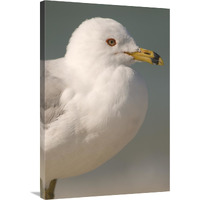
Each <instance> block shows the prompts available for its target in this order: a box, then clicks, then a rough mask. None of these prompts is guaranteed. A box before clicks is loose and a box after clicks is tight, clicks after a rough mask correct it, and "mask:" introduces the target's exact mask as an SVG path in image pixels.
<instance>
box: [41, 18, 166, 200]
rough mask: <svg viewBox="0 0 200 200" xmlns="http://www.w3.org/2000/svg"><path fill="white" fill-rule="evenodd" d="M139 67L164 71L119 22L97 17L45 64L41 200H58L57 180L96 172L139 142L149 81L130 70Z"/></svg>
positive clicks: (159, 59)
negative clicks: (62, 53) (143, 64)
mask: <svg viewBox="0 0 200 200" xmlns="http://www.w3.org/2000/svg"><path fill="white" fill-rule="evenodd" d="M138 61H139V62H142V61H144V62H148V63H150V64H156V65H163V60H162V58H161V57H160V56H159V55H158V54H157V53H155V52H153V51H150V50H146V49H143V48H140V47H139V46H137V45H136V43H135V41H134V39H133V38H132V37H131V36H130V35H129V33H128V32H127V30H126V28H125V27H124V26H123V25H121V24H120V23H119V22H117V21H115V20H113V19H109V18H100V17H96V18H92V19H87V20H85V21H84V22H82V23H81V24H80V26H79V27H78V28H77V29H76V30H75V31H74V32H73V34H72V36H71V38H70V40H69V44H68V46H67V50H66V54H65V56H64V57H62V58H58V59H55V60H47V61H44V62H43V65H42V67H44V68H42V69H43V70H42V71H43V72H44V74H42V78H44V80H43V79H42V82H41V83H43V84H44V91H43V90H41V91H43V92H42V94H41V100H42V103H41V114H42V115H41V116H42V117H41V196H42V197H43V198H45V199H53V198H54V190H55V186H56V180H57V179H61V178H68V177H72V176H78V175H81V174H84V173H87V172H89V171H91V170H94V169H96V168H97V167H99V166H100V165H102V164H103V163H105V162H106V161H108V160H109V159H111V158H112V157H113V156H115V155H116V154H117V153H118V152H119V151H120V150H121V149H123V147H124V146H126V145H127V144H128V143H129V142H130V141H131V140H132V139H133V138H134V137H135V135H136V133H137V132H138V130H139V128H140V126H141V125H142V123H143V121H144V118H145V115H146V112H147V108H148V92H147V87H146V84H145V81H144V80H143V79H142V77H141V76H140V75H139V74H138V73H137V72H136V71H135V70H134V69H132V68H131V65H133V64H134V63H135V62H138Z"/></svg>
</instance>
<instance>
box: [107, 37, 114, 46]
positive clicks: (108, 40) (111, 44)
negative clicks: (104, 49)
mask: <svg viewBox="0 0 200 200" xmlns="http://www.w3.org/2000/svg"><path fill="white" fill-rule="evenodd" d="M106 42H107V44H108V45H110V46H111V47H112V46H115V45H116V40H115V39H113V38H109V39H107V40H106Z"/></svg>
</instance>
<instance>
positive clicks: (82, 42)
mask: <svg viewBox="0 0 200 200" xmlns="http://www.w3.org/2000/svg"><path fill="white" fill-rule="evenodd" d="M66 57H67V59H68V62H70V60H71V61H73V62H72V63H76V65H86V66H93V65H95V64H96V63H98V65H99V66H111V65H112V66H115V65H116V66H119V65H126V66H130V65H132V64H134V63H135V62H137V61H139V62H148V63H150V64H156V65H163V60H162V58H161V57H160V56H159V55H158V54H157V53H155V52H153V51H150V50H146V49H143V48H140V47H139V46H137V45H136V43H135V41H134V39H133V38H132V37H131V36H130V35H129V33H128V32H127V30H126V28H125V27H124V26H123V25H121V24H120V23H118V22H117V21H115V20H113V19H108V18H92V19H89V20H86V21H84V22H83V23H82V24H81V25H80V26H79V27H78V28H77V29H76V30H75V31H74V33H73V34H72V37H71V39H70V42H69V45H68V47H67V53H66Z"/></svg>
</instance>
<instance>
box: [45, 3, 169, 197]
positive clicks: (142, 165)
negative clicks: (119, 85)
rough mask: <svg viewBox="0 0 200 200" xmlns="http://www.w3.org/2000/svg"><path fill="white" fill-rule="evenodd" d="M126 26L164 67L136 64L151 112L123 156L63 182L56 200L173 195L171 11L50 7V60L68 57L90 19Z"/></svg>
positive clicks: (70, 5) (47, 10) (47, 43)
mask: <svg viewBox="0 0 200 200" xmlns="http://www.w3.org/2000/svg"><path fill="white" fill-rule="evenodd" d="M92 17H108V18H112V19H115V20H116V21H118V22H120V23H122V24H123V25H124V26H125V27H126V28H127V30H128V31H129V33H130V35H132V36H133V38H134V39H135V41H136V43H137V45H138V46H140V47H143V48H146V49H150V50H154V51H155V52H157V53H158V54H159V55H161V57H162V58H163V60H164V66H153V65H150V64H148V63H137V64H135V65H134V66H133V68H134V69H135V70H136V71H138V72H139V73H140V74H141V75H142V76H143V78H144V79H145V81H146V84H147V87H148V92H149V108H148V112H147V115H146V118H145V121H144V123H143V125H142V127H141V129H140V130H139V132H138V134H137V136H136V137H135V138H134V140H132V141H131V142H130V143H129V144H128V145H127V146H126V147H125V148H124V149H123V150H122V151H121V152H120V153H119V154H117V155H116V156H115V157H114V158H112V159H111V160H109V161H108V162H106V163H105V164H104V165H102V166H101V167H99V168H97V169H96V170H94V171H91V172H89V173H87V174H84V175H81V176H77V177H72V178H68V179H63V180H59V181H58V183H57V187H56V191H55V194H56V198H61V197H78V196H91V195H109V194H122V193H138V192H154V191H167V190H169V10H168V9H157V8H141V7H140V8H139V7H125V6H108V5H97V4H96V5H93V4H81V3H68V2H48V1H47V2H46V8H45V59H55V58H59V57H63V56H64V54H65V49H66V45H67V44H68V41H69V38H70V36H71V34H72V32H73V31H74V30H75V28H76V27H78V25H79V24H80V23H81V22H82V21H84V20H85V19H88V18H92Z"/></svg>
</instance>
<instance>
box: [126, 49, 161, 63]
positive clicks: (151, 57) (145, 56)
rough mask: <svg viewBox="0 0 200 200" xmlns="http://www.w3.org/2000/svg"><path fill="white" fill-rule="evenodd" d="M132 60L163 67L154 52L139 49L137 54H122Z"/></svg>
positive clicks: (159, 58)
mask: <svg viewBox="0 0 200 200" xmlns="http://www.w3.org/2000/svg"><path fill="white" fill-rule="evenodd" d="M124 53H126V54H128V55H130V56H132V57H133V58H134V60H138V61H143V62H148V63H150V64H154V65H164V62H163V60H162V58H161V57H160V56H159V55H158V54H157V53H155V52H153V51H150V50H147V49H143V48H140V49H139V51H137V52H124Z"/></svg>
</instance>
